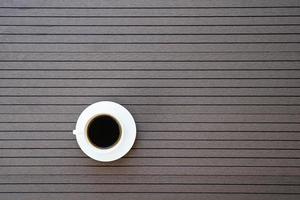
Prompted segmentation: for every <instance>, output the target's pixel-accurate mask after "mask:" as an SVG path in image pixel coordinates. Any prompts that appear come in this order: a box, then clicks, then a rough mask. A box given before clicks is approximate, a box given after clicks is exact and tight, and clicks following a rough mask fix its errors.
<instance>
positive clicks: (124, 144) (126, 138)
mask: <svg viewBox="0 0 300 200" xmlns="http://www.w3.org/2000/svg"><path fill="white" fill-rule="evenodd" d="M73 134H74V135H75V136H76V140H77V143H78V145H79V147H80V148H81V150H82V151H83V152H84V153H85V154H86V155H87V156H89V157H90V158H92V159H94V160H97V161H102V162H109V161H114V160H117V159H120V158H121V157H123V156H124V155H125V154H126V153H127V152H128V151H129V150H130V149H131V148H132V146H133V144H134V141H135V138H136V125H135V121H134V118H133V117H132V115H131V114H130V112H129V111H128V110H127V109H126V108H124V107H123V106H121V105H120V104H118V103H115V102H111V101H101V102H97V103H94V104H92V105H90V106H88V107H87V108H86V109H84V111H83V112H82V113H81V114H80V116H79V118H78V120H77V123H76V128H75V130H74V131H73Z"/></svg>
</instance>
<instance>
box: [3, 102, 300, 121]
mask: <svg viewBox="0 0 300 200" xmlns="http://www.w3.org/2000/svg"><path fill="white" fill-rule="evenodd" d="M150 99H151V98H150ZM67 100H68V99H67ZM99 100H101V99H99ZM8 101H13V100H12V99H8ZM23 101H24V100H23ZM118 102H120V101H118ZM122 104H123V103H122ZM299 116H300V114H280V115H279V114H259V115H258V114H252V115H250V114H180V113H177V114H138V113H135V114H134V117H135V118H136V121H137V122H161V123H164V122H182V123H184V122H189V123H193V122H202V123H204V122H210V123H212V122H213V123H215V122H222V123H226V122H232V123H269V122H271V123H277V122H279V123H286V122H287V123H292V122H295V123H298V122H300V119H299ZM77 117H78V113H74V114H64V113H59V114H50V115H49V114H43V113H41V114H34V113H33V114H30V113H29V114H18V113H7V114H1V115H0V122H1V123H10V122H13V123H26V122H28V123H30V122H31V123H34V122H42V123H48V122H53V123H54V122H55V123H56V122H64V123H71V122H74V121H75V120H76V119H77Z"/></svg>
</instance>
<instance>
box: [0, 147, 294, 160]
mask: <svg viewBox="0 0 300 200" xmlns="http://www.w3.org/2000/svg"><path fill="white" fill-rule="evenodd" d="M0 156H1V157H2V158H8V157H85V156H84V155H83V153H82V151H81V150H80V149H79V148H78V149H39V150H35V149H2V150H1V152H0ZM126 157H128V158H129V157H135V158H136V157H140V158H141V157H150V158H152V157H154V158H160V157H166V158H172V157H175V158H180V157H187V158H190V157H192V158H200V157H202V158H224V157H227V158H228V157H230V158H232V157H236V158H261V159H262V158H277V159H282V158H296V159H298V158H299V150H255V149H251V150H243V149H241V150H226V149H225V150H224V149H219V150H217V149H211V150H205V149H143V150H142V149H140V150H138V149H133V150H131V151H130V152H129V154H127V156H126Z"/></svg>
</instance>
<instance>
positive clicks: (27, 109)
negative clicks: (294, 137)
mask: <svg viewBox="0 0 300 200" xmlns="http://www.w3.org/2000/svg"><path fill="white" fill-rule="evenodd" d="M110 100H112V99H110ZM0 108H1V109H0V110H1V113H44V114H47V113H81V112H82V110H83V109H84V108H85V106H46V105H43V106H0ZM127 108H128V109H129V110H130V111H131V112H132V113H139V114H141V113H157V114H158V113H169V114H171V113H185V114H188V113H189V114H192V113H211V114H212V113H256V114H263V113H264V114H266V113H268V114H272V113H274V114H275V113H282V114H283V113H285V114H299V113H300V108H299V106H184V107H182V106H176V105H173V106H151V105H150V106H139V105H135V106H131V105H129V106H127ZM231 131H232V130H231Z"/></svg>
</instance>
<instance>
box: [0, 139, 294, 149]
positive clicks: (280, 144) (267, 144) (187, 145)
mask: <svg viewBox="0 0 300 200" xmlns="http://www.w3.org/2000/svg"><path fill="white" fill-rule="evenodd" d="M299 143H300V142H299V141H229V140H227V141H191V140H189V141H178V140H177V141H173V140H159V141H158V140H137V141H136V143H135V145H134V147H133V149H227V150H229V149H231V150H239V149H244V150H251V149H255V150H263V149H268V150H292V149H295V150H299ZM0 144H1V145H0V146H1V148H0V149H78V144H77V143H76V141H75V140H69V141H66V140H61V141H59V140H49V141H36V140H17V141H12V140H9V141H8V140H4V141H2V140H0Z"/></svg>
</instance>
